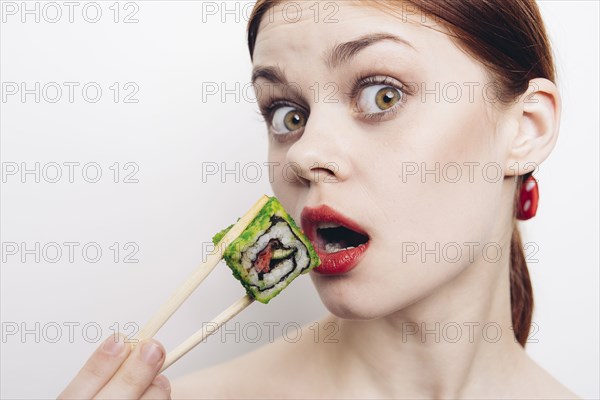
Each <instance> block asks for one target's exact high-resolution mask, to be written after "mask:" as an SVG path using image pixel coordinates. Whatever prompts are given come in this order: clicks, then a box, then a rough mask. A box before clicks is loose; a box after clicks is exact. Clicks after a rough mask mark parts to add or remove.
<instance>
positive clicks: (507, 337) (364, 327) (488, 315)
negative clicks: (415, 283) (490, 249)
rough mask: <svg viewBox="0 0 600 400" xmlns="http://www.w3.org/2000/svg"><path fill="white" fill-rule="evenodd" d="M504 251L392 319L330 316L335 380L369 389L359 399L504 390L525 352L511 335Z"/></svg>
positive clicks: (473, 394)
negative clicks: (336, 330) (333, 327)
mask: <svg viewBox="0 0 600 400" xmlns="http://www.w3.org/2000/svg"><path fill="white" fill-rule="evenodd" d="M509 246H510V241H508V242H507V243H506V244H505V245H504V246H503V254H506V255H507V256H506V257H504V256H503V259H502V260H501V261H500V262H499V263H495V264H494V265H490V264H488V263H486V262H485V261H483V260H476V261H475V263H473V264H471V265H470V266H469V267H468V268H467V269H466V270H465V271H463V272H462V273H461V274H459V276H457V277H456V278H455V279H454V280H453V281H451V282H448V283H446V284H445V285H444V286H443V287H441V288H438V289H436V290H435V292H434V293H433V294H431V295H429V296H428V297H426V298H424V299H422V300H420V301H418V302H416V303H413V304H412V305H410V306H409V307H406V308H404V309H402V310H400V311H397V312H396V313H394V314H391V315H388V316H386V317H383V318H378V319H374V320H368V321H355V320H342V319H337V318H333V319H334V320H335V322H336V323H337V324H339V327H340V331H339V335H338V337H339V343H340V345H339V346H335V347H336V350H335V351H336V352H337V354H336V355H335V357H336V358H337V361H338V362H339V365H340V366H341V367H340V368H339V369H338V371H339V372H340V377H339V379H340V381H342V382H344V385H346V387H347V385H348V384H349V385H351V386H352V387H355V390H356V392H358V393H362V392H364V390H365V388H372V390H373V392H372V393H364V395H374V396H377V397H388V396H390V397H410V398H419V397H425V398H458V397H482V396H485V395H486V393H487V394H489V395H493V394H494V393H495V394H496V395H497V394H498V393H501V392H498V389H499V388H498V387H490V386H489V383H490V382H497V383H498V385H500V388H502V386H503V385H506V383H507V382H509V380H510V379H511V376H512V375H511V374H512V373H513V372H514V371H515V368H516V365H515V364H516V363H517V362H519V361H520V360H522V357H523V354H524V351H523V348H522V347H521V346H520V344H519V343H518V342H517V341H516V339H515V336H514V333H513V331H512V330H511V326H512V323H511V321H512V320H511V305H510V287H509V261H508V254H509V252H510V247H509ZM365 379H367V380H368V381H370V382H365ZM482 382H486V385H483V384H482ZM351 390H352V389H351ZM370 390H371V389H370Z"/></svg>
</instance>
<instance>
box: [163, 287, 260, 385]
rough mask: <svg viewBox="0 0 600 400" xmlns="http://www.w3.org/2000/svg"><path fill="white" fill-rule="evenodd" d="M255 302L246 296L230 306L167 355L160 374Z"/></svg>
mask: <svg viewBox="0 0 600 400" xmlns="http://www.w3.org/2000/svg"><path fill="white" fill-rule="evenodd" d="M253 301H254V299H253V298H252V297H250V296H249V295H245V296H244V297H242V298H241V299H239V300H238V301H236V302H235V303H233V304H232V305H231V306H229V307H228V308H227V309H226V310H225V311H223V312H222V313H221V314H219V315H217V316H216V317H215V318H213V320H212V321H210V322H209V323H208V324H206V325H205V326H203V327H202V329H200V330H199V331H197V332H196V333H194V334H193V335H192V336H190V337H189V338H187V339H186V340H185V341H184V342H183V343H181V344H180V345H179V346H177V347H176V348H175V349H173V350H172V351H170V352H169V354H167V357H166V358H165V362H164V363H163V366H162V368H161V370H160V372H161V373H162V372H163V371H164V370H165V369H167V368H169V367H170V366H171V364H173V363H174V362H175V361H177V360H179V359H180V358H181V357H183V356H184V355H185V354H186V353H187V352H188V351H190V350H192V349H193V348H194V347H196V346H197V345H198V344H200V343H201V342H202V341H204V339H206V338H207V337H208V336H210V335H212V334H213V333H215V332H216V331H218V330H219V328H220V327H221V326H222V325H223V324H225V323H226V322H227V321H229V320H230V319H231V318H233V317H235V316H236V315H238V314H239V313H240V312H241V311H242V310H243V309H244V308H246V307H248V306H249V305H250V304H252V302H253Z"/></svg>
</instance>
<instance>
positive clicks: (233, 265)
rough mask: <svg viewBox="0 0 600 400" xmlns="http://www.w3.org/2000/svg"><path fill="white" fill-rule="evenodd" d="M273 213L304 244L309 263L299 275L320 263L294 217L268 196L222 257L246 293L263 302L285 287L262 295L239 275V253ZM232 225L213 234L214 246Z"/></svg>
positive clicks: (267, 225) (241, 268)
mask: <svg viewBox="0 0 600 400" xmlns="http://www.w3.org/2000/svg"><path fill="white" fill-rule="evenodd" d="M275 214H278V217H280V218H282V219H283V220H284V221H285V222H286V223H287V224H288V225H289V227H290V228H291V230H292V232H293V233H294V235H296V237H297V238H298V239H300V241H301V242H302V243H303V244H304V246H305V247H306V249H307V251H308V256H309V258H310V265H309V266H308V268H306V269H305V270H303V271H302V272H301V273H300V274H299V275H302V274H306V273H308V272H309V271H310V270H312V269H313V268H315V267H317V266H318V265H320V263H321V260H319V257H318V256H317V252H316V251H315V249H314V248H313V246H312V244H311V243H310V241H309V240H308V238H307V237H306V235H304V233H303V232H302V230H301V229H300V228H299V227H298V225H296V222H295V221H294V219H293V218H292V217H291V216H290V215H289V214H288V213H287V212H286V211H285V209H284V208H283V206H282V205H281V203H280V202H279V200H277V198H276V197H270V198H269V200H268V201H267V203H266V204H265V205H264V206H263V208H262V209H261V210H260V211H259V212H258V214H257V215H256V216H255V217H254V219H253V220H252V221H251V222H250V224H248V226H247V227H246V229H245V230H244V231H243V232H242V233H241V234H240V235H239V236H238V237H237V238H235V239H234V240H233V241H232V242H231V243H230V245H229V246H227V248H226V249H225V251H224V254H223V258H224V259H225V262H226V264H227V266H228V267H229V268H230V269H231V271H232V273H233V276H235V278H236V279H237V280H239V281H240V282H241V283H242V285H243V286H244V288H245V289H246V293H248V294H249V295H250V296H252V297H253V298H254V299H256V300H258V301H259V302H261V303H264V304H267V303H268V302H269V301H270V300H271V299H272V298H273V297H275V296H277V295H278V294H279V293H281V291H282V290H283V289H285V287H284V288H282V289H280V290H277V291H274V293H272V294H270V295H268V296H267V295H262V293H261V292H260V291H259V290H258V289H257V288H255V287H253V286H252V285H251V284H250V283H249V282H246V281H245V280H244V278H243V277H242V276H241V271H240V270H242V271H243V267H242V266H241V263H240V259H241V253H242V252H243V251H244V250H245V249H246V248H247V247H249V246H251V245H252V244H253V243H254V242H253V241H252V239H253V236H255V235H256V233H257V232H262V231H264V230H266V229H268V228H269V227H270V226H271V217H272V216H273V215H275ZM238 220H239V218H238ZM233 225H234V224H231V225H229V226H228V227H227V228H225V229H223V230H221V231H219V232H218V233H216V234H215V235H214V236H213V238H212V241H213V243H214V244H215V246H216V245H218V243H219V242H220V241H221V239H222V238H223V236H225V234H226V233H227V232H228V231H229V230H230V229H231V227H232V226H233ZM294 274H295V273H294ZM299 275H298V276H299ZM295 278H297V276H294V278H291V279H288V280H285V282H286V285H285V286H286V287H287V285H289V284H290V283H291V282H292V281H293V280H294V279H295Z"/></svg>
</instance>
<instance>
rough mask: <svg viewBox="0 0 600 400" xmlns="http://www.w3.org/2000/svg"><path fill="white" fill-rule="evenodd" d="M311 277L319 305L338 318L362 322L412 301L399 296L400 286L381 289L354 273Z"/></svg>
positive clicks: (383, 314)
mask: <svg viewBox="0 0 600 400" xmlns="http://www.w3.org/2000/svg"><path fill="white" fill-rule="evenodd" d="M311 278H312V280H313V283H314V285H315V287H316V289H317V291H318V292H319V296H320V298H321V301H322V302H323V305H324V306H325V307H326V308H327V310H329V312H330V313H332V314H333V315H335V316H336V317H338V318H343V319H348V320H365V321H366V320H372V319H377V318H382V317H385V316H387V315H389V314H392V313H394V312H396V311H399V310H401V309H402V308H404V307H406V306H408V305H410V304H411V303H412V302H413V301H414V299H410V298H408V297H407V296H406V295H400V293H401V291H400V288H398V290H393V291H391V292H388V293H386V292H387V290H384V291H383V292H382V290H381V289H380V288H378V284H377V282H373V281H372V282H368V281H365V280H359V279H357V278H359V277H357V276H351V275H338V276H331V275H329V276H324V275H319V274H316V273H313V272H311ZM379 284H381V282H379ZM388 289H389V288H388Z"/></svg>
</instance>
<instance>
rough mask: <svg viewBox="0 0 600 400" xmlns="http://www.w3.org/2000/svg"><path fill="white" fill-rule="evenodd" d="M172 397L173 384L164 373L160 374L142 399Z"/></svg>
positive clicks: (157, 399)
mask: <svg viewBox="0 0 600 400" xmlns="http://www.w3.org/2000/svg"><path fill="white" fill-rule="evenodd" d="M170 398H171V384H170V383H169V380H168V379H167V377H166V376H164V375H158V376H157V377H156V378H154V380H153V381H152V385H150V387H149V388H148V389H146V391H145V392H144V394H143V395H142V397H141V398H140V399H142V400H151V399H152V400H169V399H170Z"/></svg>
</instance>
